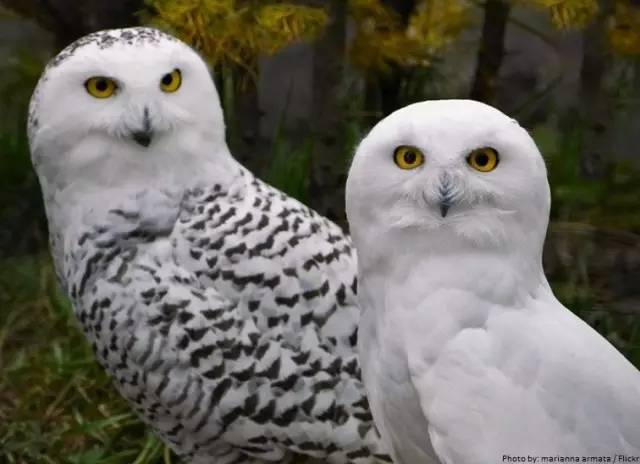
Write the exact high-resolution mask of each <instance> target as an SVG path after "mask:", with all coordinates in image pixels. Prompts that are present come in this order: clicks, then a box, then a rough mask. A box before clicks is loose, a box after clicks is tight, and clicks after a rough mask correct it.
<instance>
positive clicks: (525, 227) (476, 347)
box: [347, 100, 640, 464]
mask: <svg viewBox="0 0 640 464" xmlns="http://www.w3.org/2000/svg"><path fill="white" fill-rule="evenodd" d="M372 205H373V206H372ZM549 205H550V195H549V185H548V182H547V175H546V169H545V164H544V161H543V159H542V157H541V156H540V153H539V152H538V149H537V148H536V145H535V143H534V142H533V140H532V139H531V137H530V136H529V135H528V134H527V132H526V131H525V130H524V129H523V128H521V127H520V126H519V125H518V123H517V122H516V121H514V120H513V119H510V118H509V117H507V116H505V115H504V114H502V113H501V112H500V111H498V110H496V109H494V108H491V107H490V106H487V105H484V104H482V103H478V102H474V101H465V100H443V101H431V102H424V103H419V104H415V105H411V106H409V107H406V108H404V109H401V110H399V111H397V112H395V113H394V114H392V115H391V116H389V117H388V118H386V119H385V120H383V121H382V122H380V123H379V124H378V125H377V126H376V127H375V128H374V129H373V130H372V131H371V133H370V134H369V135H368V136H367V137H366V138H365V139H364V141H363V142H362V143H361V145H360V147H359V148H358V150H357V153H356V155H355V158H354V160H353V164H352V166H351V169H350V172H349V178H348V181H347V215H348V219H349V223H350V225H351V232H352V234H353V239H354V243H355V245H356V248H357V249H358V267H359V271H358V279H359V292H358V293H359V295H358V298H359V300H360V306H361V308H362V312H363V313H362V318H361V322H360V332H359V339H360V341H359V343H360V349H359V353H360V362H361V365H362V372H363V380H364V383H365V387H366V389H367V392H368V396H369V401H370V404H371V410H372V412H373V416H374V419H375V421H376V425H377V426H378V428H379V429H380V432H381V434H382V436H383V439H384V440H385V441H386V442H387V443H389V446H390V448H391V449H392V454H393V456H394V460H395V462H396V463H398V464H425V463H429V464H431V463H440V464H499V463H506V462H516V461H515V460H513V459H515V458H518V457H524V459H525V461H526V460H527V456H532V457H538V458H540V459H541V458H542V457H543V456H544V457H553V458H557V457H558V456H562V457H563V458H565V457H567V456H569V457H571V459H574V458H575V457H576V456H577V457H578V459H579V462H581V463H583V462H621V460H620V459H619V456H620V455H626V456H632V457H637V456H640V373H639V372H638V370H637V369H636V368H635V367H633V365H632V364H631V363H629V362H628V361H627V360H626V359H625V358H624V357H623V356H622V355H621V354H620V353H619V352H618V351H617V350H616V349H615V348H614V347H613V346H611V344H609V342H607V341H606V340H605V339H604V338H602V337H601V336H600V335H599V334H597V333H596V332H595V331H594V330H593V329H591V328H590V327H589V326H588V325H587V324H586V323H584V322H583V321H582V320H580V319H579V318H578V317H576V316H575V315H574V314H572V313H571V312H570V311H569V310H568V309H566V308H565V307H564V306H562V304H561V303H560V302H558V300H557V299H556V298H555V297H554V295H553V293H552V291H551V289H550V287H549V284H548V283H547V280H546V278H545V275H544V272H543V268H542V245H543V242H544V237H545V233H546V231H547V224H548V219H549ZM614 455H616V456H618V459H617V460H616V461H613V460H612V461H607V460H606V459H613V457H614ZM505 456H507V457H508V456H511V459H512V460H509V459H508V458H507V459H505ZM582 457H585V458H587V459H591V460H582ZM602 457H604V458H605V460H598V459H599V458H602ZM518 462H521V461H518ZM529 462H532V461H529ZM537 462H538V463H540V462H541V460H538V461H537ZM547 462H578V461H575V460H553V461H547ZM628 462H631V461H628Z"/></svg>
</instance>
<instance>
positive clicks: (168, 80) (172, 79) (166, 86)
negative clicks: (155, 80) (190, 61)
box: [160, 69, 182, 93]
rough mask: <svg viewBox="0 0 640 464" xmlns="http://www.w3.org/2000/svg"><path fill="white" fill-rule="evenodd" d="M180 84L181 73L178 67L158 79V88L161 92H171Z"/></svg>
mask: <svg viewBox="0 0 640 464" xmlns="http://www.w3.org/2000/svg"><path fill="white" fill-rule="evenodd" d="M181 84H182V73H181V72H180V70H179V69H174V70H173V71H171V72H170V73H168V74H165V75H164V76H162V79H160V88H161V89H162V91H163V92H167V93H171V92H175V91H176V90H178V89H179V88H180V85H181Z"/></svg>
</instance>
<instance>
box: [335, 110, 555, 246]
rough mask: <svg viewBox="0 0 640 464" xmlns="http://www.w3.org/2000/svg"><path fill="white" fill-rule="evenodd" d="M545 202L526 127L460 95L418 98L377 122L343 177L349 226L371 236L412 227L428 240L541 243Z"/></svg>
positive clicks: (542, 175) (541, 169) (542, 174)
mask: <svg viewBox="0 0 640 464" xmlns="http://www.w3.org/2000/svg"><path fill="white" fill-rule="evenodd" d="M549 202H550V200H549V187H548V183H547V178H546V169H545V165H544V161H543V159H542V157H541V156H540V153H539V152H538V149H537V148H536V146H535V143H534V142H533V140H532V139H531V137H529V135H528V134H527V132H526V131H525V130H524V129H522V128H521V127H520V126H519V125H518V123H517V122H516V121H514V120H513V119H510V118H509V117H507V116H505V115H504V114H503V113H501V112H500V111H498V110H496V109H494V108H492V107H490V106H487V105H485V104H482V103H478V102H474V101H467V100H441V101H429V102H423V103H418V104H415V105H411V106H408V107H406V108H403V109H401V110H399V111H397V112H395V113H393V114H392V115H390V116H389V117H388V118H386V119H384V120H383V121H381V122H380V123H379V124H378V125H377V126H376V127H374V128H373V130H372V131H371V133H370V134H369V135H368V136H367V137H366V138H365V139H364V140H363V141H362V143H361V144H360V146H359V148H358V150H357V152H356V155H355V158H354V160H353V164H352V166H351V170H350V172H349V179H348V181H347V214H348V217H349V222H350V224H351V228H352V231H353V233H354V234H355V235H360V236H365V235H368V236H369V237H373V236H374V234H375V235H377V237H376V238H372V240H380V239H383V238H384V235H385V233H389V232H390V233H392V232H393V231H399V230H402V231H405V232H406V231H412V230H415V231H417V232H418V238H419V239H424V240H427V241H431V242H432V243H433V245H434V246H440V245H443V244H444V243H445V242H448V243H456V244H459V243H460V239H462V241H464V242H466V243H469V244H472V245H473V246H495V245H500V246H502V245H504V244H505V243H509V242H511V243H516V242H517V241H518V240H517V239H519V238H521V237H522V236H523V234H524V235H526V236H528V237H531V235H530V234H532V233H533V234H535V241H536V242H538V241H539V242H540V246H541V243H542V240H543V238H544V234H545V232H546V227H547V221H548V213H549ZM374 231H377V232H374ZM387 238H388V237H387ZM510 238H514V239H516V240H515V241H512V240H510ZM436 242H437V243H436ZM536 245H537V243H536Z"/></svg>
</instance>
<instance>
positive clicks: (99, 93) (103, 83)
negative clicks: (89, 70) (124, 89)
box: [84, 76, 118, 98]
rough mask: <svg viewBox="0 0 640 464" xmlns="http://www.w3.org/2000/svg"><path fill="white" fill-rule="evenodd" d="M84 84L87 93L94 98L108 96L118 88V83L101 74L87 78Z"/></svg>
mask: <svg viewBox="0 0 640 464" xmlns="http://www.w3.org/2000/svg"><path fill="white" fill-rule="evenodd" d="M84 86H85V88H86V89H87V92H89V95H91V96H93V97H96V98H109V97H110V96H111V95H113V94H114V93H115V92H116V90H117V89H118V85H117V84H116V83H115V81H114V80H113V79H109V78H108V77H102V76H96V77H92V78H90V79H87V81H86V82H85V83H84Z"/></svg>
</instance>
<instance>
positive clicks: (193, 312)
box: [29, 28, 390, 464]
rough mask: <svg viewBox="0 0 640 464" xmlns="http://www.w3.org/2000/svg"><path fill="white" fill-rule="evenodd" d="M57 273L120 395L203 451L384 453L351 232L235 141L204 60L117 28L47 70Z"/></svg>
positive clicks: (42, 106)
mask: <svg viewBox="0 0 640 464" xmlns="http://www.w3.org/2000/svg"><path fill="white" fill-rule="evenodd" d="M29 136H30V144H31V151H32V159H33V163H34V165H35V167H36V170H37V172H38V175H39V178H40V181H41V184H42V190H43V194H44V198H45V205H46V209H47V216H48V219H49V228H50V233H51V245H52V252H53V256H54V261H55V265H56V270H57V273H58V275H59V278H60V282H61V284H62V286H63V288H64V290H65V291H66V292H67V294H68V295H69V296H70V298H71V301H72V303H73V306H74V309H75V312H76V314H77V316H78V319H79V321H80V323H81V325H82V328H83V330H84V332H85V334H86V336H87V338H88V340H89V342H90V343H91V345H92V347H93V350H94V352H95V354H96V357H97V359H98V360H99V362H100V363H101V364H102V366H103V367H104V368H105V369H106V370H107V372H108V373H109V374H110V376H111V377H112V378H113V379H114V384H115V386H116V387H117V388H118V390H119V391H120V393H121V394H122V395H123V396H124V397H125V398H127V399H128V400H129V402H130V403H131V405H132V406H133V407H134V408H135V410H136V411H137V412H138V413H139V414H140V416H141V417H142V418H143V419H144V420H145V421H146V422H147V423H149V424H150V425H151V426H152V427H153V428H154V429H155V430H156V431H157V433H158V434H159V435H160V436H161V437H162V438H163V439H164V440H165V441H166V442H167V443H168V444H170V445H171V447H172V448H173V449H174V450H176V452H177V453H178V454H179V455H180V456H182V457H183V458H185V459H188V460H189V461H191V462H194V463H198V464H201V463H202V464H204V463H207V464H208V463H215V464H231V463H253V464H256V463H265V462H291V461H297V462H300V460H302V459H304V458H305V457H311V458H318V459H320V460H321V461H323V462H331V463H362V464H365V463H366V464H375V463H383V462H389V461H390V459H389V457H388V456H386V455H385V454H384V453H383V452H382V451H381V449H380V443H379V436H378V434H377V432H376V430H375V428H374V427H373V422H372V418H371V415H370V413H369V410H368V404H367V400H366V398H365V396H364V389H363V386H362V383H361V381H360V368H359V365H358V362H357V358H356V353H355V348H356V347H355V345H356V338H357V322H358V318H359V311H358V308H357V306H356V304H355V292H356V259H355V254H354V253H353V250H352V247H351V242H350V239H349V237H348V236H346V235H345V234H344V233H343V232H342V231H341V230H340V228H338V227H337V226H336V225H335V224H333V223H331V222H330V221H328V220H327V219H325V218H322V217H320V216H319V215H317V214H316V213H314V212H313V211H311V210H309V209H308V208H306V207H305V206H303V205H302V204H300V203H299V202H297V201H296V200H294V199H292V198H289V197H287V196H286V195H285V194H283V193H282V192H279V191H277V190H276V189H274V188H272V187H270V186H268V185H266V184H264V183H262V182H261V181H260V180H258V179H256V178H255V177H254V176H252V175H251V173H249V172H248V171H247V170H246V169H244V168H243V167H242V166H240V165H239V164H238V163H237V162H236V161H235V160H234V159H233V157H232V156H231V154H230V153H229V151H228V149H227V146H226V144H225V140H224V122H223V116H222V110H221V108H220V105H219V101H218V95H217V92H216V89H215V87H214V85H213V82H212V80H211V78H210V76H209V73H208V71H207V68H206V66H205V64H204V62H203V61H202V60H201V59H200V57H199V56H198V55H197V54H196V53H195V52H194V51H193V50H191V49H190V48H189V47H188V46H186V45H185V44H184V43H182V42H180V41H178V40H177V39H175V38H173V37H170V36H168V35H166V34H163V33H161V32H159V31H156V30H153V29H148V28H133V29H121V30H111V31H103V32H99V33H95V34H92V35H89V36H87V37H85V38H82V39H80V40H79V41H77V42H76V43H74V44H72V45H70V46H69V47H68V48H67V49H65V50H64V51H62V52H61V53H60V54H59V55H58V56H57V57H56V58H54V59H53V61H52V62H51V63H50V64H49V66H48V67H47V69H46V70H45V72H44V74H43V76H42V78H41V80H40V83H39V84H38V87H37V89H36V91H35V93H34V96H33V99H32V103H31V111H30V116H29Z"/></svg>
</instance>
